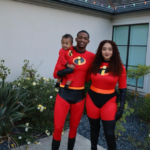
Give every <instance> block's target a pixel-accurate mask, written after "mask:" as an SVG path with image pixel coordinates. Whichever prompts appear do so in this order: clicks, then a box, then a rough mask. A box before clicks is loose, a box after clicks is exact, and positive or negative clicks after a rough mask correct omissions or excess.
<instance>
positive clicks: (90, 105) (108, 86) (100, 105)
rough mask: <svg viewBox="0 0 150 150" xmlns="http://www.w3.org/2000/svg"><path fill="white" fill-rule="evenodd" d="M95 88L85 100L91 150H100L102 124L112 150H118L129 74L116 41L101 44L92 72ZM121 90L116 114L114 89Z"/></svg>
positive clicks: (92, 87)
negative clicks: (119, 123)
mask: <svg viewBox="0 0 150 150" xmlns="http://www.w3.org/2000/svg"><path fill="white" fill-rule="evenodd" d="M90 79H91V80H92V85H91V87H90V89H89V91H88V93H87V96H86V109H87V115H88V118H89V122H90V127H91V150H97V142H98V136H99V130H100V119H101V120H102V124H103V129H104V133H105V138H106V141H107V146H108V149H109V150H116V141H115V123H116V121H117V120H118V119H120V118H121V116H122V113H123V109H124V104H125V98H126V87H127V85H126V70H125V67H124V66H123V64H122V62H121V59H120V54H119V51H118V48H117V45H116V44H115V43H114V42H113V41H109V40H104V41H102V42H101V43H100V45H99V47H98V50H97V52H96V55H95V59H94V61H93V64H92V66H91V69H90ZM117 83H118V87H119V90H120V108H119V109H118V110H117V102H116V93H115V87H116V84H117Z"/></svg>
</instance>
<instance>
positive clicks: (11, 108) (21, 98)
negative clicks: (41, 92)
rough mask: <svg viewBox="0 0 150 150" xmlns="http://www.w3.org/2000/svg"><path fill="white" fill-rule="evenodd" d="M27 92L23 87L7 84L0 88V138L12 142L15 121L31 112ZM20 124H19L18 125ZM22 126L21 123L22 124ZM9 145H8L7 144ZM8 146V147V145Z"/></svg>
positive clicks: (15, 126)
mask: <svg viewBox="0 0 150 150" xmlns="http://www.w3.org/2000/svg"><path fill="white" fill-rule="evenodd" d="M26 99H27V93H26V92H25V90H23V89H19V88H14V87H13V86H12V85H11V84H8V85H6V86H4V87H3V88H1V89H0V139H1V140H6V139H7V140H8V143H9V141H11V142H13V143H14V145H15V141H14V139H13V136H12V135H13V132H12V131H13V129H15V128H16V129H17V127H18V126H17V121H20V120H22V118H23V117H26V116H27V115H28V114H30V113H32V111H31V110H32V109H34V108H33V107H31V106H30V104H29V102H27V101H26ZM19 126H21V125H19ZM22 127H23V125H22ZM16 144H17V143H16ZM8 146H9V145H8ZM9 148H10V147H9Z"/></svg>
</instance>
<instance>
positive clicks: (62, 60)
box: [57, 47, 73, 70]
mask: <svg viewBox="0 0 150 150" xmlns="http://www.w3.org/2000/svg"><path fill="white" fill-rule="evenodd" d="M72 49H73V47H70V49H69V50H64V49H60V50H59V57H58V65H57V67H58V68H57V69H58V70H63V69H65V68H66V64H67V63H68V64H72V59H71V57H70V55H69V53H70V51H72Z"/></svg>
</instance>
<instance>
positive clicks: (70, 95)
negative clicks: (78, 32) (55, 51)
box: [52, 48, 95, 150]
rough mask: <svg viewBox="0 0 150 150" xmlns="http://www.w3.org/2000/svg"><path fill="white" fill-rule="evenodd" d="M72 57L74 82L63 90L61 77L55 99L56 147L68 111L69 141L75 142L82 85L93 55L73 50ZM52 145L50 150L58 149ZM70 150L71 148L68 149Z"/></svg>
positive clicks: (82, 102) (81, 111)
mask: <svg viewBox="0 0 150 150" xmlns="http://www.w3.org/2000/svg"><path fill="white" fill-rule="evenodd" d="M72 51H73V52H72V55H71V56H70V55H69V56H70V58H71V59H72V62H71V63H73V64H75V69H74V72H73V74H74V80H73V82H72V83H71V85H70V86H69V91H66V90H65V89H64V86H65V84H66V81H67V78H66V77H63V81H62V83H61V84H60V89H59V93H58V94H57V97H56V102H55V108H54V134H53V141H57V142H58V143H57V145H59V143H60V142H59V141H61V133H62V130H63V126H64V123H65V119H66V116H67V114H68V111H69V109H70V132H69V140H71V139H72V140H73V143H74V141H75V137H76V132H77V127H78V125H79V122H80V119H81V116H82V113H83V109H84V102H85V95H84V84H85V79H86V75H87V71H88V69H89V67H90V65H91V62H92V61H93V59H94V56H95V55H94V54H93V53H91V52H88V51H84V52H78V51H77V50H76V49H75V48H73V50H72ZM57 65H58V62H57V64H56V66H55V69H54V74H53V76H54V78H58V75H57ZM54 143H56V142H53V143H52V150H56V149H58V148H59V146H58V147H57V148H55V149H54V148H53V147H56V146H55V145H54ZM70 149H72V148H70Z"/></svg>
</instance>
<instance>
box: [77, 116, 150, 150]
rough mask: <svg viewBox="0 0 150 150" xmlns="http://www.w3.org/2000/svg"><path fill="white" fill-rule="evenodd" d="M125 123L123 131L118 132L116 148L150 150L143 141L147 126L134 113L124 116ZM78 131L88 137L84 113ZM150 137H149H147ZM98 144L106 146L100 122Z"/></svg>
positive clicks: (88, 128) (87, 123)
mask: <svg viewBox="0 0 150 150" xmlns="http://www.w3.org/2000/svg"><path fill="white" fill-rule="evenodd" d="M126 121H127V123H125V124H123V126H124V128H125V129H126V131H125V132H120V134H121V135H120V136H118V138H117V150H150V145H149V146H148V144H147V143H146V141H145V138H147V134H148V126H147V125H146V123H145V122H143V121H141V120H140V118H139V117H138V116H137V115H136V114H135V113H134V114H132V115H130V116H128V117H127V118H126ZM78 133H79V134H80V135H82V136H84V137H85V138H87V139H90V125H89V121H88V118H87V116H86V115H84V116H83V117H82V119H81V122H80V125H79V127H78ZM149 138H150V137H149ZM98 144H99V145H100V146H102V147H103V148H107V144H106V140H105V136H104V131H103V127H102V124H101V129H100V134H99V139H98Z"/></svg>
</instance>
